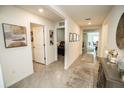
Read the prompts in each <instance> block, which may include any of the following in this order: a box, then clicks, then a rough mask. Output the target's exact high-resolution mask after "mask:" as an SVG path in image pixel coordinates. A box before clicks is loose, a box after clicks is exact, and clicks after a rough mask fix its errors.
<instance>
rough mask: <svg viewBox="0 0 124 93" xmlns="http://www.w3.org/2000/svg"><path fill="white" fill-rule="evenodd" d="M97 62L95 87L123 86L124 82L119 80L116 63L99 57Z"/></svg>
mask: <svg viewBox="0 0 124 93" xmlns="http://www.w3.org/2000/svg"><path fill="white" fill-rule="evenodd" d="M99 62H100V66H99V70H98V81H97V87H98V88H124V82H123V81H122V80H121V76H120V73H119V71H118V68H117V64H113V63H110V62H108V61H107V59H105V58H100V59H99Z"/></svg>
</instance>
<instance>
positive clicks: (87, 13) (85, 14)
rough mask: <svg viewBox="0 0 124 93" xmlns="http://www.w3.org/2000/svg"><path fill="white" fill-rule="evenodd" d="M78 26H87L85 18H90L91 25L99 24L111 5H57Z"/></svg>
mask: <svg viewBox="0 0 124 93" xmlns="http://www.w3.org/2000/svg"><path fill="white" fill-rule="evenodd" d="M58 7H59V8H61V9H62V10H63V11H64V12H65V13H66V14H67V15H69V16H71V18H72V19H73V20H74V21H75V22H76V23H77V24H79V25H80V26H88V21H86V20H85V19H86V18H89V17H90V18H91V23H92V24H91V26H96V25H101V24H102V23H103V21H104V19H105V17H106V16H107V14H108V13H109V12H110V10H111V8H112V7H113V6H111V5H108V6H107V5H58Z"/></svg>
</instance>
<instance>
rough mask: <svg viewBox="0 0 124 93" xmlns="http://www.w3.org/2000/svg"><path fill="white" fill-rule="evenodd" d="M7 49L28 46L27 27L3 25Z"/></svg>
mask: <svg viewBox="0 0 124 93" xmlns="http://www.w3.org/2000/svg"><path fill="white" fill-rule="evenodd" d="M2 27H3V34H4V41H5V47H6V48H13V47H23V46H27V37H26V27H24V26H18V25H13V24H6V23H3V24H2Z"/></svg>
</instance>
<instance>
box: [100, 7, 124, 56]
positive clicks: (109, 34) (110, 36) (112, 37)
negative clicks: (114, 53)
mask: <svg viewBox="0 0 124 93" xmlns="http://www.w3.org/2000/svg"><path fill="white" fill-rule="evenodd" d="M123 13H124V6H114V7H113V8H112V10H111V12H110V13H109V15H108V16H107V17H106V19H105V21H104V23H103V26H102V33H103V34H102V39H103V40H102V43H103V44H104V46H103V45H101V48H102V49H101V51H102V52H101V56H102V57H106V55H105V49H117V50H118V52H119V57H118V58H121V57H123V56H124V50H120V49H119V48H118V47H117V45H116V30H117V26H118V22H119V20H120V18H121V16H122V14H123ZM104 33H105V34H104Z"/></svg>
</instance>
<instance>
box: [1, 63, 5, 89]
mask: <svg viewBox="0 0 124 93" xmlns="http://www.w3.org/2000/svg"><path fill="white" fill-rule="evenodd" d="M0 88H4V80H3V73H2V68H1V64H0Z"/></svg>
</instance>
